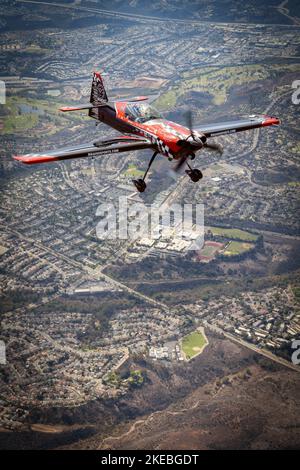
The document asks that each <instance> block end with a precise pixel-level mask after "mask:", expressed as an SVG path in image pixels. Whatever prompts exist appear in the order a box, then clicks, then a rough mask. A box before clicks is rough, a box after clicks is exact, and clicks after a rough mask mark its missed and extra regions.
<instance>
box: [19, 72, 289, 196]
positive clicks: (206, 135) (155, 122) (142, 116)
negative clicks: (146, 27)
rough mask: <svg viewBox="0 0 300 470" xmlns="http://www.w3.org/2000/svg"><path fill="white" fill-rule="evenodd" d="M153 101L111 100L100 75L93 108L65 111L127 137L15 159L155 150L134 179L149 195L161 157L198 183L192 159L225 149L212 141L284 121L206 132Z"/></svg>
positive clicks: (263, 119)
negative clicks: (170, 116) (166, 114)
mask: <svg viewBox="0 0 300 470" xmlns="http://www.w3.org/2000/svg"><path fill="white" fill-rule="evenodd" d="M147 99H148V98H147V97H145V96H138V97H136V98H131V99H128V100H120V101H109V100H108V97H107V94H106V91H105V88H104V84H103V80H102V77H101V75H100V73H99V72H94V76H93V82H92V89H91V96H90V104H87V105H80V106H76V107H64V108H61V109H60V111H63V112H67V111H80V110H83V109H88V111H89V116H90V117H92V118H94V119H96V120H97V121H101V122H104V123H105V124H107V125H109V126H111V127H113V128H114V129H116V130H118V131H120V132H122V133H123V135H120V136H116V137H112V138H107V139H102V140H97V141H95V142H92V143H88V144H82V145H78V146H76V147H72V148H63V149H60V150H55V151H50V152H44V153H39V154H27V155H15V156H14V157H13V158H14V159H15V160H19V161H21V162H23V163H26V164H35V163H48V162H53V161H58V160H67V159H70V158H81V157H98V156H99V155H103V154H110V153H119V152H131V151H133V150H141V149H148V148H149V149H152V150H154V153H153V155H152V158H151V159H150V161H149V164H148V167H147V169H146V171H145V174H144V176H143V178H141V179H137V180H133V183H134V185H135V187H136V188H137V190H138V191H140V192H143V191H145V189H146V183H145V178H146V175H147V173H148V171H149V169H150V167H151V165H152V163H153V161H154V159H155V157H156V155H158V154H162V155H163V156H165V157H167V158H168V160H170V161H172V160H177V166H176V169H178V168H179V167H181V166H182V165H183V164H186V165H187V166H188V170H186V173H187V174H188V175H189V177H190V178H191V180H192V181H194V182H197V181H199V180H200V179H201V178H202V176H203V175H202V173H201V171H200V170H198V169H196V168H192V167H191V166H190V164H189V160H193V159H194V158H195V154H196V152H198V150H201V149H203V148H204V149H208V150H212V151H217V152H219V153H220V154H221V153H222V147H221V146H220V145H219V144H215V143H209V139H210V138H211V137H216V136H219V135H224V134H233V133H235V132H241V131H246V130H248V129H255V128H258V127H265V126H272V125H278V124H280V121H279V119H278V118H276V117H270V116H265V115H263V116H260V117H259V116H255V117H253V116H250V117H249V118H247V119H241V120H236V121H228V122H220V123H216V124H203V125H202V126H201V127H200V128H198V129H197V128H196V129H193V128H192V127H193V126H192V122H191V114H190V113H189V114H188V116H187V119H188V127H185V126H182V125H180V124H176V123H174V122H172V121H168V120H166V119H164V118H163V117H162V116H161V115H160V114H159V113H158V112H157V111H156V110H155V109H154V108H153V107H152V106H150V105H149V104H148V103H145V102H144V101H145V100H147Z"/></svg>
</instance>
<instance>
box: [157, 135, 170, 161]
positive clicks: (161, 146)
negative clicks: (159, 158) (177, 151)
mask: <svg viewBox="0 0 300 470" xmlns="http://www.w3.org/2000/svg"><path fill="white" fill-rule="evenodd" d="M156 145H157V147H158V150H159V151H160V153H162V154H163V155H166V156H167V157H169V158H173V155H172V153H171V151H170V148H169V146H168V145H167V144H165V143H164V141H163V140H161V139H158V138H157V139H156Z"/></svg>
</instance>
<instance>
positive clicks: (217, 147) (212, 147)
mask: <svg viewBox="0 0 300 470" xmlns="http://www.w3.org/2000/svg"><path fill="white" fill-rule="evenodd" d="M203 147H204V148H206V149H208V150H213V151H214V152H218V153H219V154H220V155H222V154H223V151H224V149H223V147H222V145H220V144H214V143H211V144H208V143H207V142H205V144H204V145H203Z"/></svg>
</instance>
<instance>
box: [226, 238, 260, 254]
mask: <svg viewBox="0 0 300 470" xmlns="http://www.w3.org/2000/svg"><path fill="white" fill-rule="evenodd" d="M251 248H253V243H244V242H235V241H232V242H229V245H228V246H227V248H226V250H225V251H224V252H223V255H227V256H233V255H239V254H240V253H244V252H245V251H249V250H251Z"/></svg>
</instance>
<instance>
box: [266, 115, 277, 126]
mask: <svg viewBox="0 0 300 470" xmlns="http://www.w3.org/2000/svg"><path fill="white" fill-rule="evenodd" d="M280 124H281V121H280V119H279V118H278V117H275V116H267V115H264V122H263V126H279V125H280Z"/></svg>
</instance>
